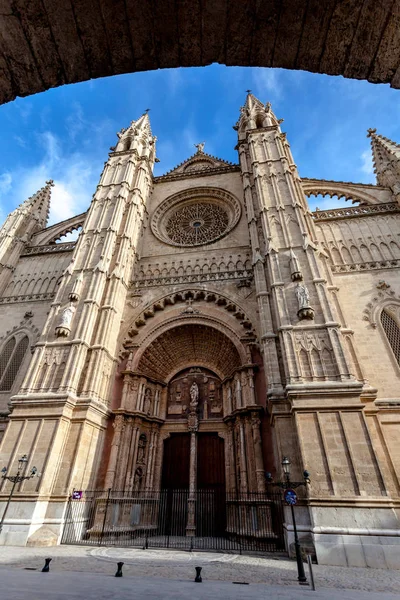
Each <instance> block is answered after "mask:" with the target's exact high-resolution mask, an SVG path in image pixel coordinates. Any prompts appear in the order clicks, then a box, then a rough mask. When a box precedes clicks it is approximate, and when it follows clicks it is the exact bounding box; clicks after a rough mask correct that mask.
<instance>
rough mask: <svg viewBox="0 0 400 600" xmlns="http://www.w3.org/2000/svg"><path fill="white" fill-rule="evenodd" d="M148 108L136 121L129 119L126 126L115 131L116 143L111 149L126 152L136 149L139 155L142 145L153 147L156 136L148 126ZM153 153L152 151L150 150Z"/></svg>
mask: <svg viewBox="0 0 400 600" xmlns="http://www.w3.org/2000/svg"><path fill="white" fill-rule="evenodd" d="M148 111H149V109H146V111H145V112H144V113H143V114H142V116H141V117H139V119H137V120H136V121H131V124H130V125H129V127H127V128H123V129H121V131H119V132H118V133H117V136H118V138H119V139H118V143H117V145H116V146H115V147H112V148H111V150H112V151H116V152H126V151H128V150H136V151H137V152H138V154H139V155H142V154H143V150H144V146H147V147H148V148H149V147H150V146H152V147H153V150H154V147H155V141H156V139H157V138H156V137H155V136H153V134H152V131H151V126H150V118H149V113H148ZM152 154H154V152H152Z"/></svg>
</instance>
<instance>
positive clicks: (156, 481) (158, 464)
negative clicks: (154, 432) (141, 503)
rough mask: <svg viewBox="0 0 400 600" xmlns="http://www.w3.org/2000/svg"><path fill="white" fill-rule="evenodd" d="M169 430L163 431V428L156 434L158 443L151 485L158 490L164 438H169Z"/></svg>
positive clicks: (159, 487)
mask: <svg viewBox="0 0 400 600" xmlns="http://www.w3.org/2000/svg"><path fill="white" fill-rule="evenodd" d="M170 435H171V434H170V432H169V431H165V430H164V429H161V430H160V433H159V435H158V443H157V454H156V456H155V460H154V478H153V487H154V489H156V490H158V489H161V468H162V463H163V457H164V440H166V439H167V438H169V436H170Z"/></svg>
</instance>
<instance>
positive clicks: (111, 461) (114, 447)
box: [105, 415, 124, 489]
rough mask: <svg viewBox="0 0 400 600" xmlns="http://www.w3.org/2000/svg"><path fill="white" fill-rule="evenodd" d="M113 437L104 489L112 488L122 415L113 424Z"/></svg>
mask: <svg viewBox="0 0 400 600" xmlns="http://www.w3.org/2000/svg"><path fill="white" fill-rule="evenodd" d="M113 427H114V435H113V439H112V442H111V452H110V458H109V461H108V469H107V473H106V478H105V487H106V489H108V488H112V487H114V479H115V472H116V468H117V460H118V451H119V446H120V443H121V435H122V432H123V430H124V417H123V415H117V416H116V417H115V420H114V423H113Z"/></svg>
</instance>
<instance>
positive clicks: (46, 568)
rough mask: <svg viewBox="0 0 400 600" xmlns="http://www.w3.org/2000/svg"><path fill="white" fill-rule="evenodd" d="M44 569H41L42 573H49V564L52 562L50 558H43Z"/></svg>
mask: <svg viewBox="0 0 400 600" xmlns="http://www.w3.org/2000/svg"><path fill="white" fill-rule="evenodd" d="M44 560H45V563H44V567H43V569H42V573H48V572H49V571H50V563H51V561H52V559H51V558H45V559H44Z"/></svg>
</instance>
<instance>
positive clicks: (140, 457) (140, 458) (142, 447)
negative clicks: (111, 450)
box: [136, 433, 147, 464]
mask: <svg viewBox="0 0 400 600" xmlns="http://www.w3.org/2000/svg"><path fill="white" fill-rule="evenodd" d="M146 445H147V437H146V435H145V434H144V433H142V434H141V436H140V437H139V443H138V453H137V461H136V462H137V463H138V464H144V456H145V454H146Z"/></svg>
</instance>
